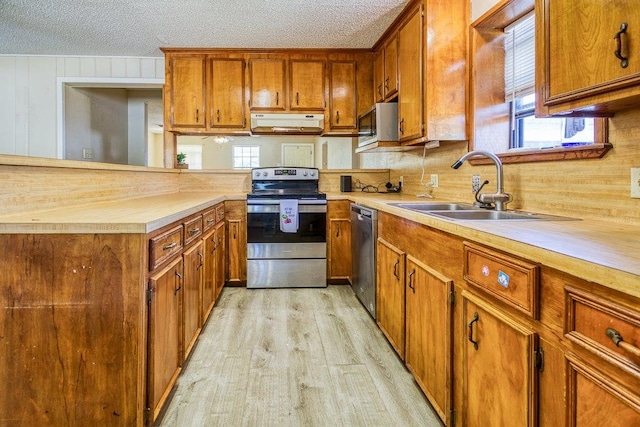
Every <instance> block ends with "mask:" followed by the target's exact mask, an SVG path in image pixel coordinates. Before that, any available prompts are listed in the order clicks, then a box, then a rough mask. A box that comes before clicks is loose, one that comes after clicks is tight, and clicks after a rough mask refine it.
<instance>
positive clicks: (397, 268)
mask: <svg viewBox="0 0 640 427" xmlns="http://www.w3.org/2000/svg"><path fill="white" fill-rule="evenodd" d="M376 250H377V253H376V256H377V267H376V321H377V323H378V326H379V327H380V329H381V330H382V333H383V334H384V335H385V337H387V340H389V343H390V344H391V346H392V347H393V348H394V350H395V351H396V353H398V356H400V359H402V360H405V359H404V358H405V354H404V349H405V276H406V275H405V258H406V254H405V253H404V252H403V251H401V250H400V249H398V248H397V247H395V246H394V245H392V244H391V243H389V242H387V241H386V240H384V239H382V238H378V243H377V247H376Z"/></svg>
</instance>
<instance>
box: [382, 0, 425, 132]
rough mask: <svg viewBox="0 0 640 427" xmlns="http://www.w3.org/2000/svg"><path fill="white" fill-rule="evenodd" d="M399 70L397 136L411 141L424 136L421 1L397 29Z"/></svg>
mask: <svg viewBox="0 0 640 427" xmlns="http://www.w3.org/2000/svg"><path fill="white" fill-rule="evenodd" d="M385 62H386V61H385ZM385 68H386V67H385ZM398 74H399V88H400V90H399V92H400V93H399V95H398V130H399V132H398V136H399V139H400V141H408V140H412V139H416V138H420V137H422V129H423V114H422V97H423V92H422V91H423V89H422V5H420V6H419V7H417V8H416V9H415V10H414V11H413V12H412V14H411V15H410V18H409V19H407V21H406V22H405V23H404V25H402V26H401V27H400V29H399V31H398Z"/></svg>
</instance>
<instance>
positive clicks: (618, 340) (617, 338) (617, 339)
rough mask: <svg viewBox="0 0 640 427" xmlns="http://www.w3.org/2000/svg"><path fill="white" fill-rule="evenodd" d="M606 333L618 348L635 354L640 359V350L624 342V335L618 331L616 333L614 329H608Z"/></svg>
mask: <svg viewBox="0 0 640 427" xmlns="http://www.w3.org/2000/svg"><path fill="white" fill-rule="evenodd" d="M605 332H606V334H607V336H608V337H609V338H611V341H613V343H614V344H615V345H616V346H617V347H620V348H621V349H623V350H626V351H628V352H629V353H631V354H633V355H634V356H636V357H640V348H638V347H636V346H635V345H632V344H629V343H626V342H624V339H622V335H620V333H619V332H618V331H616V330H615V329H613V328H607V330H606V331H605Z"/></svg>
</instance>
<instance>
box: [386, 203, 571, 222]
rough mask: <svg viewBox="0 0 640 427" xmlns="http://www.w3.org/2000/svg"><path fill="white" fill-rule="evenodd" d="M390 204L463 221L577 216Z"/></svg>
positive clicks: (453, 205)
mask: <svg viewBox="0 0 640 427" xmlns="http://www.w3.org/2000/svg"><path fill="white" fill-rule="evenodd" d="M389 205H390V206H396V207H399V208H403V209H408V210H410V211H414V212H420V213H423V214H426V215H431V216H434V217H439V218H443V219H451V220H461V221H465V220H466V221H477V220H494V221H495V220H521V221H562V220H574V219H576V218H569V217H562V216H555V215H545V214H537V213H532V212H524V211H494V210H487V209H480V208H478V207H476V206H473V205H467V204H464V203H439V202H420V203H389Z"/></svg>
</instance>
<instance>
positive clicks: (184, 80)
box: [169, 56, 206, 129]
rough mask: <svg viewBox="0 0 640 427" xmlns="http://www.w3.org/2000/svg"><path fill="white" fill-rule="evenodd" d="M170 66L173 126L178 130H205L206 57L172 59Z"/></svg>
mask: <svg viewBox="0 0 640 427" xmlns="http://www.w3.org/2000/svg"><path fill="white" fill-rule="evenodd" d="M169 64H170V65H169V70H170V78H171V81H170V85H171V116H170V117H171V125H172V126H173V127H176V128H194V129H198V128H204V127H205V126H206V123H205V111H206V110H205V59H204V56H189V57H172V58H171V59H170V61H169Z"/></svg>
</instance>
